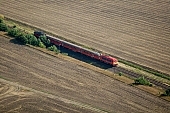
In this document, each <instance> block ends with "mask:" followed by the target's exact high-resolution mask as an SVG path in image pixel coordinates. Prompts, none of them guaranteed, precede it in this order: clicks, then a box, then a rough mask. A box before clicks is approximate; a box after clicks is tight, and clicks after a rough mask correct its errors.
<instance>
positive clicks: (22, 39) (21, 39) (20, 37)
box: [15, 33, 28, 44]
mask: <svg viewBox="0 0 170 113" xmlns="http://www.w3.org/2000/svg"><path fill="white" fill-rule="evenodd" d="M15 39H16V40H17V41H19V42H21V43H22V44H27V43H28V39H27V37H26V34H24V33H21V34H19V35H18V36H16V38H15Z"/></svg>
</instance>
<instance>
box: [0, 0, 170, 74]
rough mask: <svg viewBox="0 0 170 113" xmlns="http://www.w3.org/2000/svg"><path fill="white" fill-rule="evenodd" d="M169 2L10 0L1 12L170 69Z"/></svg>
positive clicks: (160, 67)
mask: <svg viewBox="0 0 170 113" xmlns="http://www.w3.org/2000/svg"><path fill="white" fill-rule="evenodd" d="M169 7H170V3H169V2H168V0H161V1H157V0H152V1H150V0H147V1H138V2H137V1H133V0H129V1H125V0H123V1H119V0H107V1H100V0H93V1H65V0H62V1H61V0H55V1H53V0H48V1H46V0H38V1H33V0H30V1H25V0H22V1H15V0H14V1H8V0H6V1H1V4H0V13H2V14H4V15H6V16H9V17H12V18H14V19H17V20H20V21H23V22H26V23H29V24H32V25H34V26H38V27H40V28H43V29H45V30H48V31H49V32H52V33H54V34H59V35H61V36H63V37H65V38H67V39H70V40H73V41H76V42H79V43H81V44H84V45H88V46H90V47H93V48H96V49H99V50H102V51H104V52H107V53H109V54H112V55H115V56H118V57H121V58H124V59H127V60H130V61H134V62H136V63H139V64H142V65H145V66H148V67H151V68H153V69H156V70H159V71H162V72H165V73H168V74H170V73H169V72H170V71H169V68H170V47H169V45H170V43H169V42H170V37H169V36H170V24H169V18H170V17H169V15H170V9H169Z"/></svg>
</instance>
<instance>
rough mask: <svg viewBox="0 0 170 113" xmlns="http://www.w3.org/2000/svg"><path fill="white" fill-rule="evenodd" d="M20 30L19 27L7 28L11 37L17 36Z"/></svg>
mask: <svg viewBox="0 0 170 113" xmlns="http://www.w3.org/2000/svg"><path fill="white" fill-rule="evenodd" d="M20 33H21V32H20V30H19V29H17V28H10V29H9V30H8V35H10V36H12V37H17V36H19V35H20Z"/></svg>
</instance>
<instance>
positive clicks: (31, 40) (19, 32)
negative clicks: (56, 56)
mask: <svg viewBox="0 0 170 113" xmlns="http://www.w3.org/2000/svg"><path fill="white" fill-rule="evenodd" d="M0 31H4V32H7V33H8V35H9V36H11V37H14V38H15V39H16V40H17V41H18V42H19V43H20V44H23V45H25V44H30V45H33V46H38V47H41V48H47V49H48V50H50V51H54V52H56V53H59V52H60V50H58V49H57V47H56V46H55V45H53V44H52V43H51V42H50V40H49V39H47V37H46V36H45V35H42V36H40V37H39V38H36V37H35V36H34V35H33V34H31V33H28V32H26V31H25V30H23V29H20V28H18V27H17V26H15V25H14V26H8V25H7V24H6V23H5V22H4V20H3V19H2V18H0Z"/></svg>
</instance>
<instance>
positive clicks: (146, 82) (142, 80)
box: [134, 76, 152, 86]
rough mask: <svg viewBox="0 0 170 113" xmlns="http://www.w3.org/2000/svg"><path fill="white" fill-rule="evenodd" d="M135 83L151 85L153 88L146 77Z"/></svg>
mask: <svg viewBox="0 0 170 113" xmlns="http://www.w3.org/2000/svg"><path fill="white" fill-rule="evenodd" d="M134 81H135V84H137V85H149V86H152V84H151V83H150V82H149V81H148V80H146V79H145V78H144V76H143V77H139V78H137V79H135V80H134Z"/></svg>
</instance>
